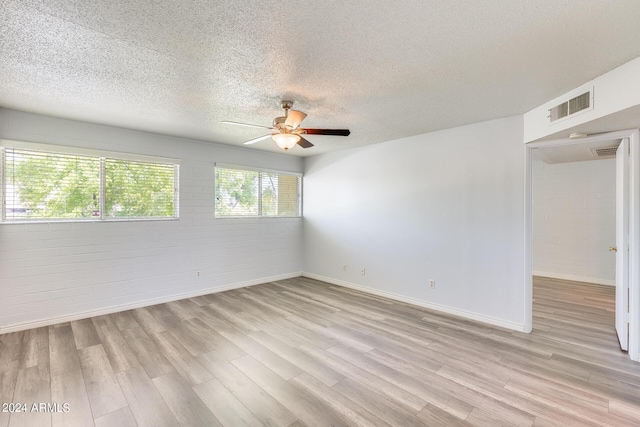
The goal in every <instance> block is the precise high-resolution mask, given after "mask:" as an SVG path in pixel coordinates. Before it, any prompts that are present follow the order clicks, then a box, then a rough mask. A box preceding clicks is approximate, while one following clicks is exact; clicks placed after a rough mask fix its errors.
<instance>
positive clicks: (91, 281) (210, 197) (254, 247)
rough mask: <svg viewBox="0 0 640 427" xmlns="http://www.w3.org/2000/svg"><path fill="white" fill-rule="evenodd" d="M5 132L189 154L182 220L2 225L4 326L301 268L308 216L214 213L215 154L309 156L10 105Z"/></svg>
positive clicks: (0, 307)
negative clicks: (304, 219) (255, 216)
mask: <svg viewBox="0 0 640 427" xmlns="http://www.w3.org/2000/svg"><path fill="white" fill-rule="evenodd" d="M0 138H3V139H15V140H23V141H30V142H40V143H50V144H58V145H69V146H78V147H86V148H94V149H102V150H110V151H115V152H127V153H138V154H149V155H156V156H165V157H172V158H179V159H181V161H182V163H181V167H180V219H179V221H136V222H103V223H78V222H74V223H40V224H2V225H0V333H2V332H5V331H8V330H13V329H19V328H23V327H30V326H33V325H34V323H32V322H37V321H39V320H45V322H44V323H46V320H51V319H56V318H57V319H60V318H64V317H65V316H72V317H73V316H78V314H79V313H84V312H96V311H99V310H105V309H107V310H108V309H109V308H113V307H117V306H120V305H123V304H129V305H145V303H148V302H150V301H152V302H157V301H160V300H163V299H165V300H166V299H175V298H177V296H179V295H183V294H193V293H204V292H206V291H207V290H210V289H212V288H216V287H218V288H219V287H224V286H227V285H234V284H240V283H260V282H262V281H265V280H268V279H269V278H273V277H280V276H291V275H299V274H300V271H301V270H302V257H301V251H302V220H301V219H299V218H298V219H271V218H268V219H266V218H265V219H218V220H214V218H213V206H214V203H213V201H214V186H213V178H214V162H224V163H231V164H239V165H249V166H255V167H264V168H270V169H277V170H286V171H293V172H301V171H302V160H301V159H300V158H297V157H292V156H288V155H280V154H274V153H267V152H262V151H255V150H249V149H244V148H235V147H230V146H225V145H222V144H213V143H206V142H199V141H193V140H186V139H180V138H173V137H167V136H162V135H155V134H150V133H144V132H137V131H131V130H126V129H119V128H114V127H108V126H101V125H95V124H89V123H83V122H75V121H70V120H63V119H57V118H51V117H46V116H39V115H35V114H28V113H23V112H18V111H13V110H7V109H0ZM196 271H200V272H201V277H200V278H196V275H195V272H196ZM36 324H37V323H36ZM11 325H13V326H11ZM20 325H22V326H20ZM10 326H11V327H10Z"/></svg>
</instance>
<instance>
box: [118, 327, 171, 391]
mask: <svg viewBox="0 0 640 427" xmlns="http://www.w3.org/2000/svg"><path fill="white" fill-rule="evenodd" d="M122 335H123V336H124V338H125V339H126V340H127V343H128V344H129V347H130V348H131V350H133V352H134V353H135V355H136V358H137V359H138V361H139V362H140V364H141V365H142V367H143V368H144V370H145V371H147V374H148V375H149V378H155V377H159V376H160V375H164V374H168V373H169V372H173V371H174V369H173V365H171V363H169V361H168V360H167V358H166V357H164V355H163V354H162V353H161V352H160V350H158V347H156V345H155V344H154V343H153V341H151V338H149V336H148V335H147V334H146V333H145V332H144V331H143V330H142V328H141V327H134V328H131V329H125V330H124V331H122Z"/></svg>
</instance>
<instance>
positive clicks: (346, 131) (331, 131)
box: [302, 128, 351, 136]
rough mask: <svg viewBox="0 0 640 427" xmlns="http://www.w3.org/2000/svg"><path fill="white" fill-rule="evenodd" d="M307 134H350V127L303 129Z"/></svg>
mask: <svg viewBox="0 0 640 427" xmlns="http://www.w3.org/2000/svg"><path fill="white" fill-rule="evenodd" d="M302 130H303V131H304V133H306V134H307V135H333V136H349V134H350V133H351V131H350V130H349V129H307V128H304V129H302Z"/></svg>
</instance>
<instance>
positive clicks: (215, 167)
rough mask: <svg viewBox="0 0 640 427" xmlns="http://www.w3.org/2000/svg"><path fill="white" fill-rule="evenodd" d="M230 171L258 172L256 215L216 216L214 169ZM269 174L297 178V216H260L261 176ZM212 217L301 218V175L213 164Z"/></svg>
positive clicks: (216, 198) (251, 167)
mask: <svg viewBox="0 0 640 427" xmlns="http://www.w3.org/2000/svg"><path fill="white" fill-rule="evenodd" d="M218 168H220V169H232V170H238V171H244V172H258V215H218V214H216V206H217V203H218V197H217V194H215V188H216V182H215V180H216V173H215V172H216V169H218ZM263 173H270V174H278V175H284V176H293V177H296V178H298V189H297V193H298V194H297V205H298V214H297V215H263V214H262V174H263ZM213 179H214V182H213V188H214V194H213V217H214V219H239V218H244V219H263V218H264V219H278V218H280V219H282V218H302V197H303V192H302V188H303V181H304V179H303V174H302V173H300V172H290V171H283V170H277V169H267V168H258V167H253V166H242V165H234V164H229V163H214V173H213Z"/></svg>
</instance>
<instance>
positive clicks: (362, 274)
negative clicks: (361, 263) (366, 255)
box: [360, 267, 364, 276]
mask: <svg viewBox="0 0 640 427" xmlns="http://www.w3.org/2000/svg"><path fill="white" fill-rule="evenodd" d="M360 275H361V276H364V267H360Z"/></svg>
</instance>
